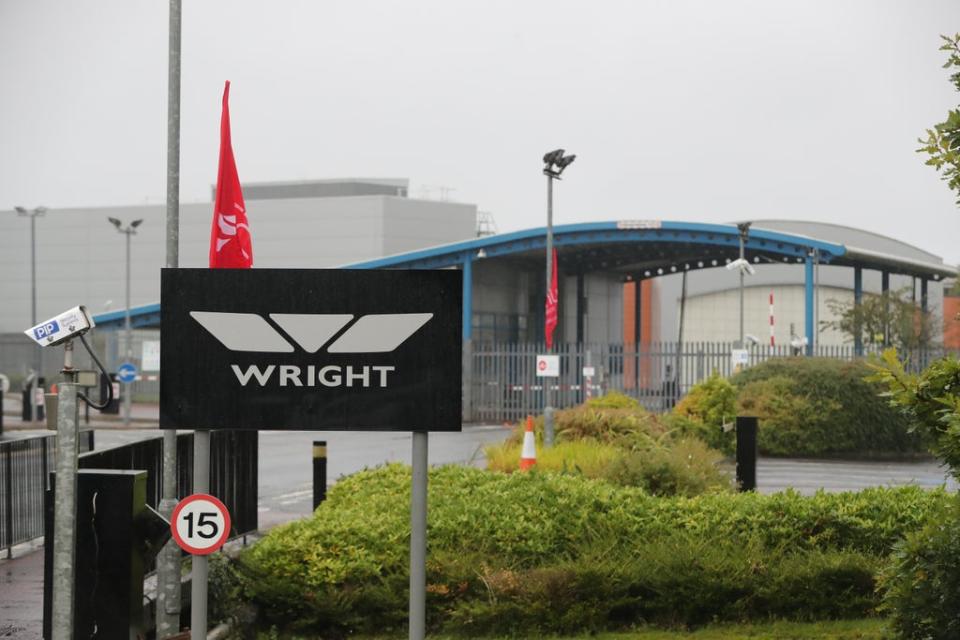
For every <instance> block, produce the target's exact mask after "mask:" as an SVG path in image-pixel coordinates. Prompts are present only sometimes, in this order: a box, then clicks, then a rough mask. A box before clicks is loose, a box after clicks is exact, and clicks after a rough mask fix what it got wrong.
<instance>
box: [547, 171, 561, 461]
mask: <svg viewBox="0 0 960 640" xmlns="http://www.w3.org/2000/svg"><path fill="white" fill-rule="evenodd" d="M544 173H546V174H547V295H546V298H548V299H549V298H550V289H551V287H552V285H553V174H552V173H550V172H546V171H545V172H544ZM544 309H546V307H544ZM557 311H558V313H559V309H558V310H557ZM543 321H544V328H546V321H547V318H546V311H545V312H544V318H543ZM544 338H545V339H546V342H547V343H548V344H549V342H550V341H549V339H548V338H547V336H546V335H545V336H544ZM550 351H551V349H550V347H549V346H547V353H549V352H550ZM551 382H552V380H551V379H550V378H549V377H545V378H544V379H543V399H544V400H543V401H544V405H545V406H544V408H543V446H544V447H552V446H553V406H552V405H551V403H550V396H551V393H550V387H551V386H552V384H551Z"/></svg>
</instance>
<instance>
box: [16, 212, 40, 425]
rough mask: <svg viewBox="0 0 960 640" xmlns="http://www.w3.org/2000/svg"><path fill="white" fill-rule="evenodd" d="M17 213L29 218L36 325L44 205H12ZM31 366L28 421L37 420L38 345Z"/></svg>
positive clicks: (33, 320)
mask: <svg viewBox="0 0 960 640" xmlns="http://www.w3.org/2000/svg"><path fill="white" fill-rule="evenodd" d="M14 209H15V210H16V212H17V215H18V216H20V217H29V218H30V326H31V327H35V326H36V325H37V218H38V217H42V216H45V215H46V214H47V208H46V207H37V208H35V209H25V208H24V207H14ZM33 350H34V353H33V368H34V371H35V374H34V376H33V381H32V382H31V383H30V422H36V420H37V400H36V395H37V385H38V384H39V383H40V369H41V367H42V366H43V364H42V361H41V360H40V358H41V353H40V345H34V347H33Z"/></svg>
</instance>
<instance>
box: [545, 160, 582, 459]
mask: <svg viewBox="0 0 960 640" xmlns="http://www.w3.org/2000/svg"><path fill="white" fill-rule="evenodd" d="M564 153H565V152H564V150H563V149H555V150H553V151H549V152H547V153H546V154H544V156H543V175H545V176H547V287H546V291H547V295H548V296H549V295H550V284H551V283H552V282H553V181H554V180H560V174H561V173H563V170H564V169H566V168H567V167H568V166H569V165H570V164H571V163H572V162H573V161H574V160H576V158H577V156H575V155H573V154H571V155H564ZM544 328H546V316H544ZM547 351H548V352H549V351H550V349H547ZM550 386H551V384H550V383H549V382H547V381H545V382H544V405H545V406H544V408H543V446H545V447H551V446H553V407H552V406H551V403H550V395H551V394H550Z"/></svg>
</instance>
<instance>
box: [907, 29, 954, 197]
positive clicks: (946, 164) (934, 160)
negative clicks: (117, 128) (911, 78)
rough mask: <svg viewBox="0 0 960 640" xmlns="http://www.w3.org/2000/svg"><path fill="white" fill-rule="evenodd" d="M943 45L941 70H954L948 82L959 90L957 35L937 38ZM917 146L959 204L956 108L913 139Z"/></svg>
mask: <svg viewBox="0 0 960 640" xmlns="http://www.w3.org/2000/svg"><path fill="white" fill-rule="evenodd" d="M940 37H941V38H942V39H943V41H944V43H943V45H942V46H941V47H940V50H941V51H946V52H947V54H948V55H947V61H946V63H944V65H943V68H944V69H955V71H954V72H953V73H951V74H950V82H952V83H953V86H954V87H956V89H957V91H960V33H958V34H956V35H954V36H953V37H950V36H940ZM917 142H919V143H920V144H921V147H920V148H919V149H917V153H925V154H927V155H928V156H929V157H928V158H927V161H926V164H928V165H930V166H931V167H933V168H935V169H936V170H937V172H939V173H941V174H942V176H941V178H942V179H943V180H944V181H945V182H946V183H947V186H948V187H950V189H951V190H952V191H954V192H956V193H957V196H958V197H957V201H956V202H957V205H960V109H951V110H950V111H948V112H947V119H946V120H944V121H943V122H941V123H939V124H936V125H934V126H933V128H932V129H927V137H926V139H924V138H919V139H918V140H917Z"/></svg>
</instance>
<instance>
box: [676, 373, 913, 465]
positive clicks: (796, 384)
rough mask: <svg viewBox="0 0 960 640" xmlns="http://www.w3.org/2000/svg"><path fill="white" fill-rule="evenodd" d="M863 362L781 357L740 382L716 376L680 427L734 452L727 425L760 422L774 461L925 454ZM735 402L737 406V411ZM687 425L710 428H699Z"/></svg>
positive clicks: (696, 394)
mask: <svg viewBox="0 0 960 640" xmlns="http://www.w3.org/2000/svg"><path fill="white" fill-rule="evenodd" d="M870 374H871V369H870V368H869V367H868V366H867V364H866V363H865V362H863V361H853V362H847V361H842V360H837V359H834V358H777V359H772V360H767V361H766V362H762V363H760V364H757V365H755V366H753V367H750V368H748V369H744V370H743V371H740V372H739V373H737V374H736V375H734V376H733V377H732V378H731V379H730V381H729V382H726V381H723V380H722V379H721V378H719V377H718V376H716V375H714V376H711V378H709V379H708V380H706V381H705V382H703V383H701V384H699V385H696V386H695V387H694V388H693V389H692V390H691V391H690V393H689V394H688V395H687V396H686V397H684V398H683V399H682V400H681V401H680V402H679V403H678V404H677V406H676V407H675V408H674V416H675V417H674V418H673V420H680V421H679V423H678V424H679V426H680V427H681V428H684V429H685V431H686V432H687V433H689V434H691V435H697V436H698V437H701V438H702V439H704V440H705V441H706V442H707V443H708V444H711V445H712V446H715V447H717V448H720V449H722V450H723V451H725V452H730V451H732V446H733V440H734V436H733V434H726V435H720V434H719V433H718V432H719V429H718V428H717V427H719V425H720V422H721V421H722V420H723V419H727V420H730V419H731V417H732V416H734V415H736V414H738V413H739V414H740V415H755V416H757V417H758V418H760V433H759V436H758V444H759V448H760V451H761V452H762V453H764V454H767V455H786V456H834V455H850V454H854V455H857V456H885V455H903V454H913V453H918V452H922V451H924V450H925V448H926V446H925V442H926V441H925V440H924V439H923V438H922V437H920V436H919V435H918V434H915V433H913V422H912V421H911V420H910V419H909V418H907V417H905V416H904V415H903V414H902V413H900V412H898V411H896V410H894V409H891V408H890V407H889V406H887V403H886V402H884V401H883V400H882V399H880V398H879V396H880V395H881V393H882V391H883V387H882V386H881V385H879V384H877V383H876V382H873V381H868V380H867V379H866V378H868V377H869V376H870ZM731 403H732V404H731ZM686 421H693V423H694V425H696V424H700V425H703V427H702V428H701V429H700V430H699V431H700V432H699V433H698V432H697V431H698V429H696V428H692V426H691V425H690V424H689V423H688V422H686Z"/></svg>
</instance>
